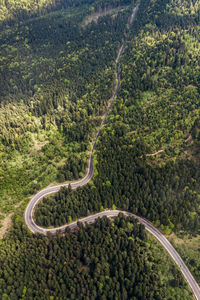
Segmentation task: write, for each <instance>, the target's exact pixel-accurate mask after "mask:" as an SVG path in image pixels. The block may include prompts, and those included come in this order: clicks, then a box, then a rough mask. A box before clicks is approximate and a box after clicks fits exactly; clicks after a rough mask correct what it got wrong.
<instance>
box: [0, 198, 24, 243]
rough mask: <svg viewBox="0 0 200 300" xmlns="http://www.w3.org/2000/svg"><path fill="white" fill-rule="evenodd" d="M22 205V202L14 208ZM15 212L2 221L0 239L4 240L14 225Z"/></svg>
mask: <svg viewBox="0 0 200 300" xmlns="http://www.w3.org/2000/svg"><path fill="white" fill-rule="evenodd" d="M21 204H22V201H20V202H19V203H17V204H16V205H15V206H14V208H18V207H19V206H20V205H21ZM13 214H14V212H12V213H10V214H8V215H7V216H6V217H5V218H4V219H3V220H2V221H1V228H0V239H2V238H3V236H4V234H5V233H6V232H7V231H8V229H9V228H10V226H11V225H12V216H13Z"/></svg>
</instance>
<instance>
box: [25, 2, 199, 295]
mask: <svg viewBox="0 0 200 300" xmlns="http://www.w3.org/2000/svg"><path fill="white" fill-rule="evenodd" d="M137 10H138V5H137V6H136V7H135V8H134V10H133V13H132V15H131V17H130V21H129V26H131V25H132V24H133V22H134V20H135V16H136V13H137ZM126 40H127V35H126V36H125V39H124V41H123V44H122V46H121V48H120V49H119V52H118V55H117V58H116V75H117V84H116V86H115V90H114V92H113V95H112V97H111V100H110V104H109V106H108V109H107V111H106V114H105V115H104V118H103V120H102V123H101V125H100V127H99V130H98V132H97V134H96V137H95V139H94V141H93V144H92V149H91V152H90V157H89V163H88V170H87V174H86V175H85V177H84V178H82V179H81V180H79V181H75V182H72V183H71V187H72V189H75V188H77V187H80V186H83V185H85V184H87V183H88V182H89V181H90V180H91V179H92V176H93V170H94V169H93V152H94V149H95V147H96V141H97V139H98V136H99V134H100V131H101V129H102V127H103V125H104V124H105V122H106V119H107V116H108V113H109V111H110V110H111V109H112V106H113V102H114V99H115V96H116V95H117V93H118V90H119V86H120V76H119V59H120V57H121V55H122V53H123V50H124V48H125V45H126ZM68 185H69V184H61V185H56V186H52V187H47V188H45V189H43V190H42V191H40V192H38V193H37V194H36V195H35V196H34V197H33V198H32V199H31V200H30V202H29V203H28V205H27V207H26V210H25V222H26V225H27V226H28V228H29V229H30V230H31V231H32V232H33V233H36V232H38V233H41V234H43V235H47V233H48V232H50V233H52V234H55V233H56V232H57V231H58V230H59V231H60V232H65V230H66V228H67V227H68V228H70V229H74V228H76V227H77V222H72V223H71V224H66V225H64V226H61V227H57V228H51V229H45V228H42V227H40V226H38V225H37V224H36V223H35V222H34V218H33V212H34V208H35V206H36V205H37V203H38V202H39V201H40V200H41V199H42V198H43V197H44V196H47V195H50V194H53V193H56V192H58V191H59V190H60V188H61V187H63V186H65V187H68ZM119 213H123V214H124V215H126V216H132V217H134V218H136V219H137V220H138V221H139V223H141V224H143V225H144V226H145V228H146V230H148V231H149V232H150V233H151V234H153V235H154V237H156V238H157V240H158V241H159V242H160V243H161V244H162V245H163V247H164V248H165V249H166V250H167V252H168V253H169V255H170V256H171V257H172V258H173V260H174V261H175V262H176V264H177V265H178V266H179V267H180V270H181V272H182V274H183V275H184V277H185V279H186V280H187V282H188V284H189V286H190V287H191V289H192V291H193V293H194V295H195V297H196V299H197V300H200V288H199V286H198V284H197V282H196V281H195V279H194V277H193V276H192V274H191V273H190V271H189V269H188V268H187V266H186V265H185V263H184V261H183V260H182V258H181V257H180V255H179V254H178V252H177V251H176V250H175V249H174V247H173V246H172V245H171V244H170V242H169V241H168V240H167V239H166V237H165V236H164V235H163V234H162V233H161V232H160V231H159V230H158V229H156V228H155V227H154V226H153V225H152V224H151V223H149V222H148V221H146V220H144V219H142V218H140V217H138V216H136V215H134V214H132V213H129V212H125V211H120V210H105V211H103V212H99V213H97V214H94V215H90V216H88V217H85V218H82V219H79V222H82V223H83V224H84V223H88V224H91V223H94V222H95V220H96V219H97V218H99V217H103V216H107V217H109V218H112V217H116V216H117V215H118V214H119Z"/></svg>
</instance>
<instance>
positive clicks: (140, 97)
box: [35, 1, 200, 233]
mask: <svg viewBox="0 0 200 300" xmlns="http://www.w3.org/2000/svg"><path fill="white" fill-rule="evenodd" d="M159 4H160V5H159ZM171 4H172V5H171V6H172V8H173V4H174V6H175V2H173V1H172V3H171ZM171 6H170V8H171ZM172 8H171V9H172ZM168 9H169V6H167V5H163V4H162V2H159V1H156V2H155V4H154V5H153V4H152V5H151V2H148V1H143V2H141V4H140V9H139V12H138V14H139V17H138V19H137V20H139V21H138V23H139V24H138V23H137V21H136V23H135V24H134V25H135V26H133V29H132V31H131V36H130V37H129V41H128V44H127V46H126V48H125V53H124V54H123V56H122V60H121V63H120V68H121V88H120V91H119V94H118V95H117V99H116V100H115V105H114V107H113V110H112V111H111V113H110V114H109V117H108V121H107V123H106V125H105V127H104V128H103V131H102V133H101V135H100V137H99V140H98V142H97V147H96V151H95V154H94V163H95V176H94V179H93V181H92V183H91V184H89V185H88V186H85V187H82V188H80V189H77V190H76V191H72V190H71V188H69V189H63V190H61V191H60V193H58V194H56V195H55V196H50V197H47V198H46V199H43V201H42V202H41V203H40V204H39V205H38V206H37V208H36V210H35V218H36V221H37V223H38V224H40V225H42V226H47V227H48V226H51V225H53V226H59V225H63V224H65V223H67V222H69V220H71V218H72V220H73V219H76V218H78V217H80V216H85V215H87V214H89V213H90V212H96V211H99V210H100V209H103V208H112V207H113V206H114V207H117V208H119V209H123V210H128V211H131V212H133V213H135V214H138V215H141V216H143V217H146V218H147V219H148V220H151V221H152V222H154V224H155V225H156V226H160V227H161V228H162V230H164V232H165V233H170V232H171V231H172V230H180V229H184V230H188V231H190V232H193V233H195V232H196V233H199V232H200V218H199V216H200V210H199V207H200V168H199V158H200V157H199V151H198V150H199V149H200V148H199V142H200V138H199V137H200V136H199V112H200V108H199V86H198V78H199V69H198V68H197V67H195V66H198V63H199V56H197V54H196V52H195V51H194V54H193V52H192V54H191V52H190V49H188V51H187V44H186V43H184V42H183V40H184V39H185V38H184V34H183V33H185V37H187V35H188V33H187V32H191V38H192V36H194V37H195V38H196V39H198V38H199V37H200V36H199V32H198V30H197V29H198V27H197V24H198V20H199V19H198V16H196V15H195V14H194V15H192V16H191V19H192V20H191V22H189V23H187V22H186V24H185V26H183V25H182V22H180V20H179V18H178V17H175V16H174V21H173V22H174V23H172V20H171V19H169V20H170V28H169V24H168V23H162V24H160V23H159V18H160V19H163V18H164V17H166V15H168V14H169V11H168ZM155 11H156V12H157V11H159V12H160V15H159V16H158V18H156V22H155V18H154V12H155ZM147 12H148V18H149V19H148V18H146V15H147ZM174 32H177V34H175V33H174ZM136 45H137V47H136ZM145 45H147V46H148V47H145ZM195 45H196V47H198V45H199V44H198V43H196V44H195ZM190 47H191V45H190ZM142 49H145V51H143V52H142ZM141 53H142V55H141ZM166 53H167V55H166ZM174 53H175V54H176V57H177V58H174ZM164 55H166V58H164ZM192 55H193V56H192ZM161 59H162V61H161ZM174 59H175V60H174ZM180 72H181V74H180ZM169 74H170V76H169ZM155 78H157V79H156V80H155ZM179 78H182V80H179ZM160 149H161V150H160ZM159 150H160V151H161V152H159ZM156 151H158V155H155V156H154V153H155V152H156Z"/></svg>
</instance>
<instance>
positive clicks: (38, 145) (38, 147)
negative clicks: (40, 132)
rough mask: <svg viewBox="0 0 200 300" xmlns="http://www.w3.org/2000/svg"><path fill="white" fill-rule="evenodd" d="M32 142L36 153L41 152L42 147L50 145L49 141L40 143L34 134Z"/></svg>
mask: <svg viewBox="0 0 200 300" xmlns="http://www.w3.org/2000/svg"><path fill="white" fill-rule="evenodd" d="M32 141H33V147H34V150H36V151H40V150H41V149H42V147H43V146H44V145H46V144H47V143H48V141H43V142H40V141H39V140H38V139H36V137H35V135H34V134H32Z"/></svg>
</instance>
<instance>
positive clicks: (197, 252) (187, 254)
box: [168, 232, 200, 284]
mask: <svg viewBox="0 0 200 300" xmlns="http://www.w3.org/2000/svg"><path fill="white" fill-rule="evenodd" d="M168 239H169V240H170V242H171V243H172V244H173V245H174V247H175V248H176V249H177V251H178V252H179V253H180V255H181V256H182V258H183V259H184V261H185V263H186V265H187V266H188V268H189V269H190V271H191V272H192V274H193V275H194V277H195V279H196V280H197V281H198V283H199V284H200V235H199V234H198V235H194V236H193V235H191V234H186V233H184V232H182V233H180V234H179V235H176V234H174V233H173V234H171V235H170V236H169V237H168Z"/></svg>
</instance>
